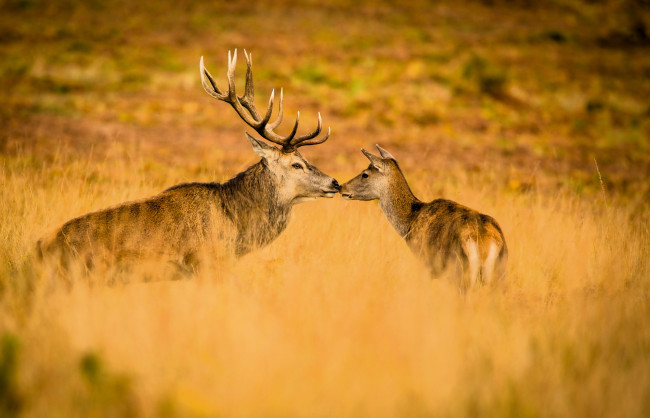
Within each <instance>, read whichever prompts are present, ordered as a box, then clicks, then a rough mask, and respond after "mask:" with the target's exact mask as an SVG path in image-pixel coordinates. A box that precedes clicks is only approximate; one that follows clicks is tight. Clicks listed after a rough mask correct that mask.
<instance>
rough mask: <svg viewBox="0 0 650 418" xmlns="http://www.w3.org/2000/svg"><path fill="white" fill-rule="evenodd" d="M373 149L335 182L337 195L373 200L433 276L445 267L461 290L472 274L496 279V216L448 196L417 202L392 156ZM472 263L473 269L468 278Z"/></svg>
mask: <svg viewBox="0 0 650 418" xmlns="http://www.w3.org/2000/svg"><path fill="white" fill-rule="evenodd" d="M377 148H379V150H380V152H381V153H382V157H378V156H375V155H372V154H370V153H368V152H367V151H365V150H362V151H364V154H365V155H366V156H367V157H368V159H370V162H371V164H370V166H369V167H368V168H367V169H366V170H364V171H363V172H362V173H361V174H359V175H358V176H356V177H354V178H353V179H351V180H350V181H348V182H347V183H345V184H343V185H342V186H341V194H342V195H343V197H344V198H346V199H351V200H374V199H379V204H380V206H381V208H382V210H383V212H384V214H385V215H386V217H387V218H388V220H389V222H390V223H391V224H392V225H393V227H394V228H395V229H396V230H397V232H398V233H399V234H400V235H401V236H402V237H403V238H404V239H405V240H406V242H407V244H408V245H409V247H410V248H411V250H412V251H413V252H414V253H415V254H417V255H418V256H420V257H421V258H422V259H423V260H424V261H425V262H426V263H427V265H428V267H429V268H430V269H431V272H432V273H433V274H434V275H440V274H442V273H445V272H451V273H452V274H453V275H454V276H455V277H456V278H458V279H460V280H461V283H460V284H461V287H462V288H463V289H464V288H466V287H467V286H468V285H470V284H472V283H473V282H474V281H476V280H477V279H478V278H479V277H478V275H480V276H481V277H482V278H483V280H484V281H490V280H491V278H492V277H495V276H496V277H498V278H502V277H503V276H504V274H505V264H506V260H507V256H508V249H507V246H506V241H505V238H504V236H503V232H502V231H501V228H500V227H499V224H498V223H497V222H496V220H494V218H492V217H490V216H488V215H484V214H481V213H479V212H477V211H475V210H473V209H470V208H468V207H466V206H463V205H460V204H458V203H456V202H453V201H451V200H446V199H436V200H434V201H432V202H429V203H424V202H422V201H420V200H419V199H418V198H416V197H415V196H414V195H413V193H412V192H411V189H410V188H409V186H408V183H407V181H406V178H405V177H404V174H403V173H402V170H401V169H400V167H399V165H398V164H397V161H396V160H395V159H394V157H392V156H391V155H390V154H389V153H388V152H386V151H385V150H383V149H381V148H380V147H379V146H377ZM472 243H475V244H472ZM472 245H475V246H476V249H477V252H478V254H477V255H478V260H477V261H478V263H479V264H480V265H476V266H471V265H470V259H471V257H472V248H471V247H472ZM491 245H494V246H495V250H496V259H495V260H493V261H494V266H493V267H494V270H493V271H486V267H488V266H489V262H488V260H487V258H488V254H489V252H490V246H491ZM472 268H474V269H475V273H474V277H472ZM490 270H491V269H490Z"/></svg>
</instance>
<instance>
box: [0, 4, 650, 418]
mask: <svg viewBox="0 0 650 418" xmlns="http://www.w3.org/2000/svg"><path fill="white" fill-rule="evenodd" d="M648 27H650V13H649V9H648V6H647V4H646V3H645V2H643V1H603V2H589V1H584V2H583V1H579V0H554V1H548V2H544V4H543V5H541V4H538V3H536V2H529V1H525V0H518V1H511V2H508V1H500V0H493V1H487V0H486V1H466V0H461V1H458V2H454V3H453V4H448V3H445V2H427V1H423V0H422V1H414V2H410V3H409V5H394V4H392V3H391V2H371V1H361V2H357V4H355V5H354V6H352V5H349V4H348V2H346V1H343V0H340V1H333V2H328V5H327V6H324V5H321V4H319V3H318V2H311V1H305V2H299V1H292V0H286V1H278V2H273V3H272V4H271V3H268V2H255V1H252V2H251V1H249V2H238V1H231V2H228V3H227V4H226V3H223V4H221V3H216V2H215V3H214V4H207V3H205V2H202V3H197V2H191V1H178V2H175V5H174V6H171V5H168V4H164V3H162V2H153V1H141V2H137V4H136V3H134V2H126V1H123V2H122V1H116V2H103V1H92V2H85V3H80V2H75V1H60V2H44V1H39V0H4V1H3V2H2V3H0V57H1V58H2V59H1V60H0V87H1V89H0V103H1V104H2V105H1V106H0V125H1V126H2V128H1V129H0V131H1V132H0V208H1V209H0V211H1V212H0V213H1V214H2V216H1V218H2V219H1V221H0V416H28V417H70V416H79V417H93V416H98V417H99V416H111V417H137V416H155V417H159V416H160V417H214V416H242V417H245V416H341V417H345V416H350V417H359V416H374V417H403V416H404V417H417V416H443V417H444V416H449V417H463V416H498V417H503V416H513V417H514V416H516V417H520V416H572V417H573V416H608V417H609V416H625V417H636V416H638V417H642V416H647V414H648V413H649V411H650V304H649V301H650V299H649V298H650V261H649V260H650V257H649V254H650V204H649V202H650V181H648V175H649V174H650V139H649V138H650V103H649V102H648V99H647V98H648V97H650V77H648V74H650V54H648V51H649V50H650V42H649V32H648V31H650V29H647V28H648ZM234 48H246V49H247V50H248V51H250V52H252V54H253V56H254V67H253V69H254V75H255V83H256V84H255V85H256V92H257V102H258V106H261V104H263V103H265V101H266V98H267V96H266V94H268V93H270V90H271V89H272V88H277V87H283V88H284V95H285V114H286V115H287V116H286V117H287V119H289V120H290V115H292V114H295V112H296V111H297V110H298V109H300V111H301V122H302V123H304V125H303V126H310V127H311V126H312V124H313V123H314V122H315V120H316V113H317V112H321V114H322V116H323V121H324V125H325V126H326V127H327V126H331V127H332V136H331V138H330V139H329V140H328V141H327V142H326V143H324V144H323V145H319V146H316V147H306V148H303V149H301V152H302V153H303V154H304V155H305V156H306V157H307V158H308V159H309V160H310V161H311V162H312V163H314V164H315V165H317V166H318V167H319V168H321V169H322V170H323V171H325V172H326V173H328V174H330V175H332V176H334V177H336V178H337V179H338V180H339V181H340V182H343V181H346V180H348V179H349V178H351V177H352V176H353V175H355V174H356V173H358V172H359V171H360V170H361V169H362V168H365V167H366V166H367V160H366V159H365V157H363V155H362V154H361V153H360V152H359V148H361V147H363V148H366V149H372V148H373V147H374V144H375V143H378V144H380V145H381V146H382V147H385V148H386V149H388V150H389V151H390V152H391V153H392V154H393V155H395V156H396V157H397V158H398V160H399V161H400V164H401V167H402V169H403V170H404V172H405V174H406V177H407V179H408V180H409V182H410V184H411V187H412V189H413V191H414V193H415V194H416V196H418V197H419V198H420V199H422V200H426V201H428V200H431V199H433V198H436V197H445V198H449V199H452V200H456V201H458V202H461V203H463V204H465V205H467V206H470V207H473V208H475V209H478V210H480V211H482V212H485V213H488V214H490V215H492V216H494V217H495V218H496V219H497V220H498V221H499V223H500V225H501V227H502V228H503V230H504V234H505V237H506V239H507V241H508V246H509V251H510V257H509V265H508V271H507V279H506V281H504V282H503V283H502V284H500V285H498V286H495V287H490V288H488V287H480V288H477V289H474V290H472V291H471V292H470V293H469V294H468V295H465V296H464V295H461V294H459V292H458V290H457V289H456V288H455V287H454V286H453V285H452V284H451V283H449V282H448V281H447V280H445V279H444V278H438V279H432V278H431V277H430V276H429V275H428V272H427V271H426V269H425V267H424V266H423V265H422V264H421V262H420V261H419V260H418V259H416V258H415V257H414V256H413V255H412V254H411V253H410V252H409V250H408V248H407V247H406V245H405V243H404V242H403V241H402V240H401V238H400V237H399V236H398V235H397V234H396V233H395V231H394V230H393V229H392V228H391V226H390V225H389V224H388V222H387V221H386V220H385V219H384V217H383V214H382V213H381V210H380V208H379V207H378V205H377V204H376V203H374V202H373V203H369V202H349V201H344V200H343V199H341V198H340V197H335V198H334V199H331V200H329V199H328V200H318V201H314V202H308V203H305V204H301V205H299V206H297V207H296V208H295V209H294V216H293V219H292V221H291V223H290V224H289V226H288V228H287V230H286V231H285V232H284V233H283V234H282V235H280V237H279V238H278V239H277V240H276V241H274V242H273V243H272V244H271V245H269V246H268V247H266V248H264V249H262V250H259V251H256V252H253V253H251V254H248V255H246V256H244V257H243V258H241V259H238V260H234V259H233V260H221V261H220V262H219V263H215V264H214V265H210V266H208V267H207V268H204V269H202V270H201V271H199V272H198V273H197V274H196V275H195V276H194V277H192V278H191V279H187V280H177V281H156V280H154V281H149V282H144V281H143V280H142V278H141V277H138V276H137V275H134V277H131V278H130V283H128V284H123V283H116V284H112V285H108V284H107V283H105V280H102V279H103V278H102V277H78V278H77V281H76V284H75V286H74V287H73V288H72V289H71V290H66V289H65V288H64V287H61V286H54V287H53V286H52V285H51V283H50V282H49V281H48V279H47V277H46V275H44V274H42V272H41V271H40V269H39V265H38V263H37V262H36V258H35V255H34V245H35V242H36V240H37V239H38V238H39V237H41V236H42V235H44V234H45V233H46V232H48V231H50V230H52V229H53V228H56V227H57V226H59V225H61V224H62V223H63V222H65V221H66V220H68V219H70V218H72V217H74V216H78V215H80V214H83V213H86V212H88V211H91V210H96V209H100V208H103V207H106V206H109V205H113V204H116V203H119V202H123V201H127V200H134V199H139V198H143V197H147V196H151V195H153V194H156V193H158V192H160V191H162V190H164V189H165V188H167V187H169V186H172V185H174V184H178V183H182V182H187V181H225V180H227V179H228V178H230V177H232V176H234V175H235V174H236V173H238V172H240V171H242V170H243V169H245V168H246V167H248V166H249V165H251V164H253V163H255V162H256V161H257V157H256V155H255V154H254V153H253V152H252V150H251V149H250V144H249V142H248V141H247V140H246V139H245V137H244V134H243V133H244V131H246V130H247V127H246V126H245V125H244V124H243V122H241V121H240V120H239V118H238V117H237V116H236V115H235V114H234V112H233V111H232V109H230V108H229V106H228V105H226V104H224V103H221V102H216V101H215V100H213V99H211V98H209V97H208V96H207V95H206V94H205V92H204V91H203V90H202V88H201V85H200V80H199V74H198V60H199V57H200V56H204V57H205V60H206V66H207V67H208V68H209V70H210V71H211V73H212V74H213V75H215V76H216V77H217V81H218V83H221V85H223V84H224V83H225V71H226V54H227V51H228V50H232V49H234ZM241 61H243V60H240V66H239V67H238V79H237V80H238V85H243V78H242V76H243V73H244V71H243V69H244V66H243V63H242V62H241ZM286 123H287V125H289V122H286ZM284 129H286V130H288V129H289V127H288V126H285V127H284ZM303 129H307V128H303ZM303 150H304V151H303ZM150 273H153V275H154V276H155V274H156V271H155V270H154V271H153V272H150Z"/></svg>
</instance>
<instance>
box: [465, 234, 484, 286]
mask: <svg viewBox="0 0 650 418" xmlns="http://www.w3.org/2000/svg"><path fill="white" fill-rule="evenodd" d="M465 251H466V252H467V260H468V261H469V284H470V286H474V285H475V284H476V280H477V279H478V273H479V271H480V268H481V259H480V257H479V253H478V244H477V243H476V241H474V240H473V239H471V238H470V239H468V240H467V241H466V242H465Z"/></svg>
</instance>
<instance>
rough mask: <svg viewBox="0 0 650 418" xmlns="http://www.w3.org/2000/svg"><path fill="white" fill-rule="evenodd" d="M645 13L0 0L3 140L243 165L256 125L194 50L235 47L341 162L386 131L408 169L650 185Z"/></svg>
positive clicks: (512, 5)
mask: <svg viewBox="0 0 650 418" xmlns="http://www.w3.org/2000/svg"><path fill="white" fill-rule="evenodd" d="M649 8H650V6H649V5H648V2H647V1H643V0H625V1H621V0H611V1H580V0H549V1H545V2H534V1H525V0H519V1H500V0H484V1H459V2H444V1H441V2H437V1H420V0H418V1H413V2H409V3H408V4H398V3H396V2H391V1H379V2H377V1H360V2H354V3H352V2H347V1H332V2H327V4H322V2H316V1H313V2H312V1H274V2H270V3H269V2H263V1H259V2H257V1H245V2H243V1H227V2H221V1H215V2H197V1H178V2H153V1H152V2H149V1H142V2H135V3H134V2H129V1H124V2H120V1H110V2H108V1H84V2H81V1H65V0H62V1H56V2H48V1H39V0H3V2H2V17H0V54H2V64H1V68H0V83H1V86H0V87H1V92H0V95H1V96H0V99H1V100H2V109H1V110H0V118H1V119H0V120H1V124H2V127H3V128H2V132H1V134H0V135H1V137H0V147H1V148H0V150H1V151H2V153H3V155H15V154H16V153H28V154H30V155H33V156H34V158H36V159H39V160H40V159H47V158H51V155H52V154H53V153H61V154H64V155H65V154H67V153H82V154H83V155H88V154H89V153H90V150H91V149H92V150H93V154H94V155H95V156H97V157H99V156H101V155H105V154H107V153H109V152H111V148H113V151H115V149H114V148H116V147H118V145H117V144H118V143H119V147H122V148H127V149H129V150H131V155H133V153H138V154H141V155H142V156H145V157H143V158H147V159H150V160H151V162H152V163H156V164H158V163H160V164H167V163H173V164H179V165H181V164H182V165H184V166H188V165H190V166H194V167H195V168H196V169H198V170H200V169H201V168H204V167H215V166H219V168H216V167H215V168H214V169H215V170H219V171H220V169H221V168H223V169H224V172H225V173H228V172H232V170H233V169H234V168H235V167H237V168H239V167H240V166H241V164H242V162H241V161H239V160H240V159H247V158H248V156H249V155H250V153H249V152H248V150H247V148H248V146H249V145H248V144H247V142H246V141H245V140H244V137H243V133H242V131H243V130H244V129H246V127H245V126H244V125H243V123H241V122H240V121H239V119H238V117H237V116H236V115H235V114H234V112H233V111H232V110H231V109H230V108H229V107H227V106H226V105H223V104H221V103H217V102H216V101H214V100H212V99H210V98H209V97H208V96H207V95H206V94H205V93H204V92H203V90H202V88H201V86H200V81H199V77H198V60H199V57H200V56H204V57H205V60H206V66H207V68H208V69H210V70H211V72H212V74H213V75H214V76H215V77H217V80H218V81H219V82H220V83H221V85H222V86H224V85H225V72H226V68H227V67H226V54H227V51H228V50H233V49H235V48H239V49H240V50H241V49H244V48H245V49H247V50H248V51H249V52H251V53H252V54H253V57H254V75H255V79H256V86H257V98H258V106H263V105H264V104H265V103H266V100H267V99H268V94H270V90H271V89H272V88H279V87H282V88H284V92H285V98H286V103H285V105H286V106H287V110H288V112H287V113H286V115H287V122H285V125H283V126H284V129H285V130H288V129H289V128H290V126H291V122H290V119H291V117H292V116H291V115H292V114H295V110H298V109H300V110H301V111H302V115H303V120H302V123H303V125H302V126H303V129H305V130H307V129H311V127H312V125H313V124H314V123H315V118H316V112H318V111H320V112H321V113H322V115H323V119H324V123H325V125H326V126H328V125H329V126H331V127H332V132H333V134H332V139H331V140H330V142H328V143H327V145H325V146H321V147H318V148H317V149H310V150H309V155H310V156H311V157H312V158H313V159H314V160H315V161H316V162H317V163H319V164H321V165H323V167H324V168H325V169H328V170H330V171H331V170H334V171H337V172H346V173H347V172H348V171H350V170H352V171H354V170H357V169H358V168H360V166H361V165H364V164H365V163H364V162H363V161H362V160H363V158H362V156H361V154H360V153H359V152H358V150H359V148H360V147H362V146H363V147H366V148H368V147H371V146H372V145H373V144H375V143H380V144H381V145H382V146H384V147H386V148H387V149H389V150H390V151H391V152H393V154H394V155H395V156H396V157H398V159H399V160H400V162H401V163H402V165H403V166H405V167H406V168H407V169H408V170H412V171H419V170H427V171H428V170H434V172H435V173H436V174H437V175H438V176H444V175H446V174H445V173H448V172H449V170H459V171H462V172H465V173H470V174H471V173H473V172H476V171H481V172H491V173H493V174H494V180H495V181H498V182H500V183H503V184H505V185H506V186H507V187H509V188H510V189H512V190H513V191H520V190H526V189H530V188H532V187H535V188H543V189H544V190H545V191H549V192H553V191H555V190H557V189H558V188H568V189H570V190H572V191H575V192H578V193H593V192H597V191H598V190H600V188H601V184H600V179H599V178H598V174H597V170H596V168H597V167H596V162H597V165H598V168H599V169H600V173H601V177H602V180H603V182H604V184H605V186H606V187H607V188H608V190H610V191H611V192H616V193H623V194H637V193H642V194H644V195H645V197H646V198H647V196H648V195H647V193H648V191H647V189H648V188H647V184H648V183H647V176H648V174H649V173H650V149H649V144H648V143H649V139H648V135H649V133H650V104H649V100H648V97H650V76H649V75H650V54H649V53H648V51H649V48H650V29H649V28H650V17H649V15H650V12H649ZM239 62H240V66H239V69H238V77H239V78H238V83H239V84H240V85H242V84H243V78H242V77H243V74H244V69H245V65H244V64H243V63H244V60H243V56H242V54H241V51H240V60H239ZM281 129H282V128H281ZM240 151H241V152H242V153H245V155H244V156H239V155H238V153H239V152H240ZM222 153H225V154H223V155H222ZM219 157H221V158H219Z"/></svg>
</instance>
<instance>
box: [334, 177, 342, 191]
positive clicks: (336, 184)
mask: <svg viewBox="0 0 650 418" xmlns="http://www.w3.org/2000/svg"><path fill="white" fill-rule="evenodd" d="M332 186H334V188H335V189H336V190H341V185H340V184H339V182H338V181H336V179H334V180H332Z"/></svg>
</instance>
